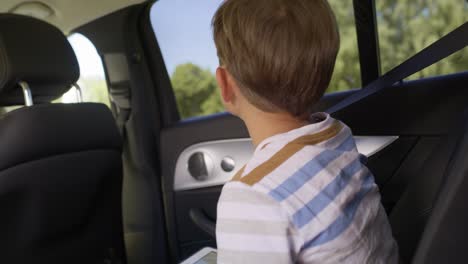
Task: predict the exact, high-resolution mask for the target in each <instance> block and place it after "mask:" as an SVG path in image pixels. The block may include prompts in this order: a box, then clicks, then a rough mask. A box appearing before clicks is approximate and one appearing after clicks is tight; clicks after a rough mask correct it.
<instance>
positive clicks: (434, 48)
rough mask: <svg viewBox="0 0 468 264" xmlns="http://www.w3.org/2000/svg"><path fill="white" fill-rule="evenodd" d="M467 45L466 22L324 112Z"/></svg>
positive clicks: (336, 110)
mask: <svg viewBox="0 0 468 264" xmlns="http://www.w3.org/2000/svg"><path fill="white" fill-rule="evenodd" d="M467 45H468V22H465V23H464V24H462V25H461V26H460V27H458V28H456V29H455V30H454V31H452V32H450V33H449V34H447V35H446V36H444V37H442V38H441V39H439V40H437V41H436V42H434V43H433V44H431V45H430V46H429V47H427V48H425V49H423V50H422V51H421V52H419V53H417V54H416V55H414V56H413V57H411V58H409V59H408V60H406V61H405V62H403V63H402V64H400V65H399V66H397V67H395V68H394V69H392V70H391V71H389V72H388V73H386V74H384V75H383V76H381V77H380V78H379V79H377V80H375V81H373V82H371V83H370V84H369V85H367V86H366V87H364V88H363V89H362V90H360V91H359V92H356V93H355V94H353V95H351V96H349V97H347V98H345V99H344V100H343V101H341V102H339V103H338V104H336V105H334V106H332V107H330V108H329V109H328V110H327V111H326V112H327V113H330V114H333V113H336V112H338V111H340V110H342V109H344V108H346V107H348V106H350V105H352V104H354V103H356V102H358V101H360V100H362V99H364V98H366V97H368V96H370V95H372V94H375V93H377V92H379V91H381V90H383V89H385V88H388V87H391V86H392V85H394V84H395V83H397V82H399V81H401V80H403V79H405V78H407V77H409V76H411V75H413V74H415V73H417V72H419V71H421V70H423V69H425V68H427V67H429V66H431V65H432V64H434V63H436V62H438V61H440V60H442V59H444V58H446V57H448V56H450V55H452V54H453V53H455V52H457V51H459V50H461V49H463V48H465V47H466V46H467Z"/></svg>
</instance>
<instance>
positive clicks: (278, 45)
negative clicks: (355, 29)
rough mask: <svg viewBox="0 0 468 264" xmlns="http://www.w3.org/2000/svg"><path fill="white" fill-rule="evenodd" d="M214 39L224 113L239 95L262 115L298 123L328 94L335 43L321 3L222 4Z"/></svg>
mask: <svg viewBox="0 0 468 264" xmlns="http://www.w3.org/2000/svg"><path fill="white" fill-rule="evenodd" d="M213 34H214V40H215V43H216V47H217V49H218V56H219V59H220V64H221V67H220V68H219V69H218V71H217V79H218V82H219V84H220V86H221V93H222V96H223V100H224V103H225V105H226V108H227V109H228V110H229V111H231V112H236V110H234V109H233V108H235V106H233V105H231V104H233V103H234V104H235V102H234V101H235V98H232V97H233V96H235V91H233V90H238V91H239V92H240V94H241V96H243V97H244V98H245V99H246V100H247V101H248V102H249V103H250V104H251V105H253V106H255V107H256V108H258V109H260V110H262V111H264V112H271V113H288V114H290V115H292V116H294V117H297V118H305V117H307V116H308V114H310V113H309V111H310V109H311V106H312V105H313V104H314V103H316V102H317V101H318V100H319V99H320V98H321V97H322V95H323V94H324V92H325V90H326V89H327V87H328V85H329V83H330V79H331V76H332V73H333V69H334V65H335V60H336V56H337V53H338V49H339V42H340V40H339V34H338V27H337V24H336V20H335V16H334V14H333V12H332V10H331V8H330V6H329V4H328V3H327V1H326V0H226V1H224V3H223V4H222V5H221V7H220V8H219V9H218V11H217V12H216V14H215V16H214V18H213ZM232 86H233V87H232ZM233 93H234V94H233ZM235 114H237V113H235Z"/></svg>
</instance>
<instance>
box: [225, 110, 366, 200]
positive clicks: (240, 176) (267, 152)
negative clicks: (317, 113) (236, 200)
mask: <svg viewBox="0 0 468 264" xmlns="http://www.w3.org/2000/svg"><path fill="white" fill-rule="evenodd" d="M363 167H364V166H363V165H362V163H361V159H360V154H359V153H358V152H357V149H356V145H355V142H354V139H353V136H352V133H351V130H350V129H349V128H348V127H347V126H346V125H344V124H343V123H341V122H340V121H337V120H334V119H331V118H330V120H328V121H327V122H326V123H323V124H320V125H319V126H315V127H313V125H312V126H311V127H307V126H306V127H303V128H300V129H299V130H298V131H293V133H289V134H288V133H287V134H286V135H279V136H276V138H275V139H274V140H272V141H267V142H264V143H263V144H260V145H259V146H258V148H257V150H256V151H255V153H254V155H253V157H252V159H251V160H250V161H249V162H248V163H247V164H246V165H245V166H244V167H243V168H242V169H241V170H240V171H239V172H238V173H237V174H236V175H235V176H234V177H233V179H232V181H231V182H230V183H229V184H228V185H230V186H233V187H234V186H237V187H239V188H245V189H249V188H250V189H252V190H253V191H256V192H258V193H262V194H263V195H266V196H268V197H269V199H273V200H274V201H276V202H280V203H286V204H287V203H288V201H291V200H293V199H299V200H302V197H301V195H303V193H306V192H308V193H316V192H318V191H320V190H321V189H322V188H325V186H324V184H325V183H327V182H330V181H331V180H332V179H333V178H336V176H337V175H338V174H340V173H343V171H344V173H353V172H354V171H356V170H361V169H363ZM240 186H242V187H240ZM228 188H229V187H228ZM311 189H314V191H311ZM292 197H293V198H292Z"/></svg>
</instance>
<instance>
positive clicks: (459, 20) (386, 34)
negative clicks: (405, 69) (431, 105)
mask: <svg viewBox="0 0 468 264" xmlns="http://www.w3.org/2000/svg"><path fill="white" fill-rule="evenodd" d="M376 9H377V10H376V12H377V26H378V31H379V43H380V44H379V45H380V58H381V68H382V73H385V72H388V71H389V70H391V69H392V68H394V67H396V66H398V65H399V64H400V63H402V62H403V61H405V60H406V59H408V58H410V57H411V56H413V55H415V54H416V53H418V52H419V51H421V50H422V49H424V48H425V47H427V46H429V45H430V44H431V43H433V42H434V41H436V40H438V39H440V38H441V37H443V36H444V35H446V34H448V33H449V32H451V31H452V30H454V29H455V28H457V27H458V26H460V25H461V24H463V23H464V22H466V21H467V20H468V2H467V1H465V0H443V1H421V0H417V1H415V0H378V1H376ZM467 69H468V50H467V49H463V50H461V51H459V52H457V53H455V54H453V55H452V56H450V57H448V58H446V59H444V60H442V61H440V62H438V63H436V64H434V65H432V66H431V67H429V68H427V69H425V70H423V71H421V72H419V73H417V74H414V75H413V76H411V77H410V78H409V79H419V78H424V77H428V76H436V75H444V74H450V73H456V72H461V71H465V70H467Z"/></svg>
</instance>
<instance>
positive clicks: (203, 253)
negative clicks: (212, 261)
mask: <svg viewBox="0 0 468 264" xmlns="http://www.w3.org/2000/svg"><path fill="white" fill-rule="evenodd" d="M210 252H215V253H216V249H214V248H210V247H206V248H202V249H200V250H199V251H198V252H197V253H195V254H193V255H192V256H191V257H189V258H188V259H186V260H184V261H182V262H181V263H180V264H193V263H195V262H197V261H199V260H200V259H202V258H203V257H204V256H206V255H208V254H209V253H210Z"/></svg>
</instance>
